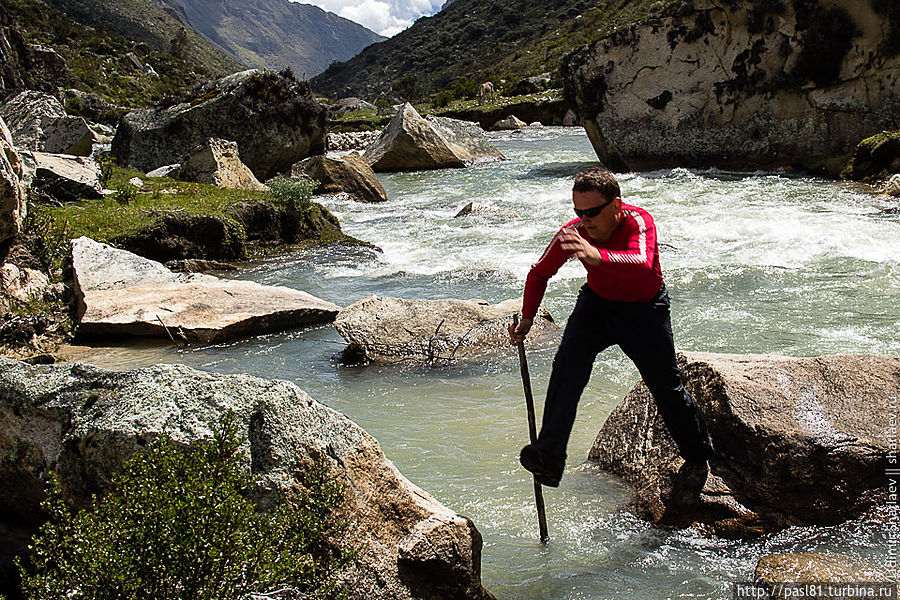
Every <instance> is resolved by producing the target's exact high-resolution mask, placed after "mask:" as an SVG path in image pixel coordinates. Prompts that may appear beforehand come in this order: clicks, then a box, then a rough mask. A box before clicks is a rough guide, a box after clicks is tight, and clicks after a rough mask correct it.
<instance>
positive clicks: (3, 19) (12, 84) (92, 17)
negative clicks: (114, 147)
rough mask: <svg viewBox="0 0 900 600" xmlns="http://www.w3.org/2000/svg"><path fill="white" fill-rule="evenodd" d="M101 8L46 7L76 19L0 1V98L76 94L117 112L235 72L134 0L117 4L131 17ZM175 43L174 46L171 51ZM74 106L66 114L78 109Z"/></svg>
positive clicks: (36, 4) (36, 5)
mask: <svg viewBox="0 0 900 600" xmlns="http://www.w3.org/2000/svg"><path fill="white" fill-rule="evenodd" d="M108 2H109V3H108V4H104V3H102V2H101V1H99V0H93V1H92V2H91V3H90V4H88V3H87V2H82V1H67V2H61V1H56V0H53V1H52V4H53V5H56V6H64V7H65V8H67V9H68V10H70V11H72V15H78V16H80V18H79V17H76V16H70V14H67V13H65V12H63V11H62V10H60V9H59V8H55V7H54V6H49V5H48V4H50V3H45V2H43V1H41V0H2V2H0V99H5V98H6V97H7V96H9V95H11V94H13V93H16V92H19V91H21V90H24V89H38V90H42V91H45V92H49V93H52V94H56V93H57V91H58V90H59V89H60V88H76V89H79V90H81V91H83V92H93V93H96V94H98V95H99V96H100V97H101V98H102V99H103V100H104V101H106V102H107V103H109V102H111V103H112V104H115V105H118V106H146V105H148V104H152V103H154V102H156V101H158V100H160V99H161V98H163V97H164V96H169V95H181V94H183V93H184V92H185V91H187V90H190V89H191V88H192V87H193V86H194V85H195V84H196V83H197V82H198V81H202V80H204V79H210V78H215V77H218V76H221V75H224V74H227V73H231V72H233V71H237V70H240V69H241V68H242V67H241V66H240V65H238V64H237V63H236V62H235V61H234V60H232V59H231V58H230V57H228V56H227V55H226V54H225V53H224V52H222V51H220V50H219V49H217V48H216V47H215V46H213V45H212V44H211V43H210V42H209V41H207V40H206V39H205V38H203V37H202V36H200V35H199V34H197V33H195V32H192V31H187V30H185V29H184V28H183V27H182V26H181V24H180V23H179V22H178V21H176V20H175V19H173V18H171V17H170V16H169V15H166V14H165V13H163V12H162V11H161V10H159V9H158V8H157V7H155V6H153V7H152V8H153V10H152V11H149V12H146V13H143V16H140V14H139V11H138V9H142V8H143V7H142V6H141V5H142V4H143V3H142V2H140V1H137V0H131V1H128V0H116V2H118V3H119V5H120V7H126V6H131V5H133V6H131V8H132V9H134V12H132V13H131V14H130V15H129V14H126V13H124V12H122V11H120V10H118V9H117V7H116V6H115V5H113V3H112V0H108ZM120 7H119V8H120ZM81 19H83V20H81ZM121 30H128V31H131V32H132V33H133V36H131V37H129V36H126V35H122V34H121V33H120V32H119V31H121ZM170 35H171V36H172V37H171V38H170V37H169V36H170ZM175 38H178V39H179V40H180V43H178V44H176V45H175V46H176V47H175V48H173V45H172V39H175ZM176 55H177V56H176ZM75 104H77V103H74V104H72V105H71V106H67V108H69V109H70V110H79V108H78V107H77V106H76V105H75ZM101 104H102V103H101ZM82 108H84V107H82ZM113 108H114V107H112V106H107V107H102V106H101V107H100V108H98V110H101V111H104V112H108V110H107V109H109V110H113ZM92 118H93V119H95V120H97V119H99V118H100V117H98V116H96V115H95V116H93V117H92ZM106 118H108V119H110V120H114V119H115V115H114V114H108V115H107V116H106V117H104V119H106Z"/></svg>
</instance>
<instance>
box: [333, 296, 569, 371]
mask: <svg viewBox="0 0 900 600" xmlns="http://www.w3.org/2000/svg"><path fill="white" fill-rule="evenodd" d="M521 310H522V300H521V298H519V299H513V300H506V301H504V302H500V303H498V304H489V303H487V302H485V301H483V300H477V299H473V300H405V299H403V298H387V297H383V296H375V295H370V296H366V297H365V298H363V299H362V300H359V301H358V302H355V303H354V304H351V305H350V306H348V307H347V308H345V309H344V310H342V311H341V312H340V313H338V316H337V318H336V319H335V322H334V326H335V328H337V330H338V332H339V333H340V334H341V335H342V336H343V337H344V339H345V340H347V342H348V343H349V344H350V346H349V347H348V351H347V352H345V360H347V361H349V358H350V357H351V356H353V357H354V358H355V359H356V360H370V361H379V362H413V363H423V364H434V363H440V362H451V361H455V360H459V359H472V358H477V357H481V356H484V355H487V354H490V353H494V352H500V351H503V350H508V349H509V334H508V332H507V329H506V327H507V324H508V323H509V322H510V321H511V320H512V317H513V315H514V314H515V313H517V312H519V311H521ZM558 333H559V327H558V326H557V325H556V324H555V323H554V322H553V319H552V317H551V316H550V314H549V313H548V312H547V311H545V310H541V311H539V312H538V315H537V317H535V319H534V325H533V326H532V330H531V334H530V336H529V338H528V340H529V343H537V344H546V343H547V342H548V341H549V340H551V339H556V338H557V335H558Z"/></svg>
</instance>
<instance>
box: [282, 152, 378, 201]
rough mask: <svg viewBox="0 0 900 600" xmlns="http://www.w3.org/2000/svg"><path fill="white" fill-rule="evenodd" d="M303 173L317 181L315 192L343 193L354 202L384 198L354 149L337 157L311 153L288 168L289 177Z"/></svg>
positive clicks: (366, 166) (371, 173)
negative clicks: (289, 171)
mask: <svg viewBox="0 0 900 600" xmlns="http://www.w3.org/2000/svg"><path fill="white" fill-rule="evenodd" d="M303 176H306V177H309V178H310V179H313V180H314V181H318V182H319V187H318V188H316V193H318V194H337V193H340V192H344V193H346V194H348V195H349V196H350V197H351V198H353V199H354V200H356V201H357V202H386V201H387V199H388V198H387V192H386V191H385V190H384V186H383V185H381V182H380V181H378V178H377V177H376V176H375V171H373V170H372V167H370V166H369V164H368V163H367V162H366V161H365V160H363V158H362V157H361V156H360V155H359V153H358V152H351V153H350V154H347V155H346V156H343V157H341V158H327V157H325V156H311V157H309V158H307V159H305V160H302V161H300V162H298V163H297V164H295V165H294V166H293V167H291V177H295V178H298V177H303Z"/></svg>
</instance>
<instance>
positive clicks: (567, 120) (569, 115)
mask: <svg viewBox="0 0 900 600" xmlns="http://www.w3.org/2000/svg"><path fill="white" fill-rule="evenodd" d="M578 124H579V122H578V115H576V114H575V111H574V110H572V109H571V108H570V109H569V110H567V111H566V114H565V115H564V116H563V119H562V126H563V127H576V126H577V125H578Z"/></svg>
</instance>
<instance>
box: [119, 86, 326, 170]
mask: <svg viewBox="0 0 900 600" xmlns="http://www.w3.org/2000/svg"><path fill="white" fill-rule="evenodd" d="M327 112H328V111H327V109H326V108H325V107H324V106H322V105H321V104H319V103H318V102H316V100H315V97H314V96H313V94H312V92H311V91H310V89H309V85H308V84H307V83H305V82H302V83H301V82H298V81H296V80H294V79H292V78H289V77H287V76H286V75H284V74H281V73H275V72H272V71H256V70H250V71H243V72H240V73H235V74H233V75H229V76H228V77H225V78H222V79H219V80H218V81H214V82H212V83H210V84H208V85H207V86H205V87H203V88H202V89H201V90H200V91H199V92H198V95H197V97H196V98H195V99H194V100H193V101H191V102H189V103H182V104H176V105H175V106H171V107H169V108H165V109H162V108H153V109H148V110H139V111H133V112H130V113H128V114H127V115H125V117H124V118H123V119H122V122H121V123H120V124H119V128H118V129H117V131H116V137H115V138H113V143H112V154H113V155H114V156H115V157H117V158H118V159H120V160H121V161H122V164H125V165H127V166H131V167H134V168H136V169H139V170H140V171H143V172H145V173H146V172H147V171H151V170H153V169H156V168H157V167H160V166H162V165H169V164H173V163H175V162H178V160H179V159H180V158H181V157H182V156H184V155H185V154H187V153H188V152H189V151H190V150H191V149H192V148H194V147H196V146H197V145H199V144H201V143H202V142H203V141H204V140H207V139H209V138H211V137H216V138H222V139H227V140H233V141H234V142H236V143H237V145H238V147H239V148H240V149H241V153H242V156H243V159H244V163H245V164H246V165H247V166H248V167H249V168H250V170H251V171H253V174H254V175H255V176H256V178H257V179H259V180H261V181H265V180H266V179H268V178H270V177H272V176H274V175H276V174H278V173H281V172H284V171H286V170H287V169H289V168H290V166H291V165H293V164H294V163H296V162H298V161H300V160H302V159H303V158H306V157H307V156H312V155H315V154H322V153H323V152H324V151H325V129H326V124H327V123H326V122H327Z"/></svg>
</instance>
